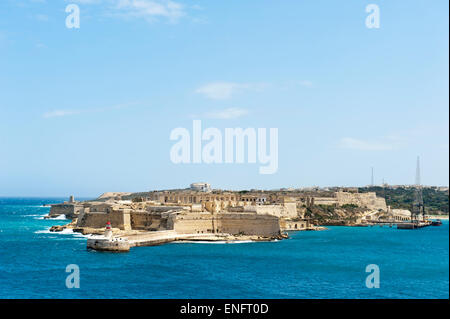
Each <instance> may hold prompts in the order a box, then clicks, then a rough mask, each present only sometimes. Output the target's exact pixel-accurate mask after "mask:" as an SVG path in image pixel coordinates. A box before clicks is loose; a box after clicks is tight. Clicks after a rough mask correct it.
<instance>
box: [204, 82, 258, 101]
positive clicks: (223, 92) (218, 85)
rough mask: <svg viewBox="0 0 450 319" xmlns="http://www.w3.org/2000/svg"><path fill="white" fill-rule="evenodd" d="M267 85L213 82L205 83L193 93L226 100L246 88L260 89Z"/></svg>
mask: <svg viewBox="0 0 450 319" xmlns="http://www.w3.org/2000/svg"><path fill="white" fill-rule="evenodd" d="M266 86H267V84H263V83H234V82H213V83H208V84H205V85H203V86H201V87H199V88H198V89H197V90H195V93H198V94H202V95H203V96H204V97H206V98H209V99H213V100H226V99H229V98H231V97H232V96H233V95H235V94H236V93H237V92H242V91H246V90H254V91H261V90H262V89H264V88H265V87H266Z"/></svg>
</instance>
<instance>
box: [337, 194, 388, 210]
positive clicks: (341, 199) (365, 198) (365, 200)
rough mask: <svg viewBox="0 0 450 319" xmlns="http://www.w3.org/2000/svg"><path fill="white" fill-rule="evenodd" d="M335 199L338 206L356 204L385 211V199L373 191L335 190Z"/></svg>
mask: <svg viewBox="0 0 450 319" xmlns="http://www.w3.org/2000/svg"><path fill="white" fill-rule="evenodd" d="M336 199H337V203H338V205H339V206H342V205H357V206H358V207H365V208H369V209H381V210H383V211H387V206H386V201H385V200H384V198H380V197H377V196H376V193H374V192H368V193H349V192H337V193H336Z"/></svg>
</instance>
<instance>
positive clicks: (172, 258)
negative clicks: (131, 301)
mask: <svg viewBox="0 0 450 319" xmlns="http://www.w3.org/2000/svg"><path fill="white" fill-rule="evenodd" d="M63 200H64V199H62V198H0V298H449V250H448V246H449V228H448V226H449V225H448V221H443V225H442V226H439V227H426V228H422V229H417V230H397V229H396V228H395V227H392V228H390V227H388V226H384V227H379V226H376V227H329V229H328V230H325V231H315V232H314V231H310V232H291V233H290V234H289V235H290V239H287V240H282V241H276V242H258V243H252V242H245V243H240V244H226V243H218V244H208V243H171V244H166V245H161V246H154V247H135V248H132V249H131V250H130V252H128V253H106V252H95V251H88V250H87V249H86V240H87V239H86V237H85V236H82V235H80V234H76V233H72V232H70V231H65V232H63V233H51V232H49V231H48V229H49V227H50V226H52V225H63V224H65V223H67V222H68V221H67V220H63V219H62V218H63V216H61V217H60V218H59V219H57V220H46V219H43V216H44V215H46V214H47V213H48V212H49V210H50V209H49V207H44V206H43V205H44V204H48V203H58V202H62V201H63ZM70 264H75V265H78V266H79V269H80V288H72V289H69V288H67V287H66V278H67V276H68V275H70V273H66V267H67V265H70ZM371 264H375V265H377V266H378V267H379V270H380V287H379V288H371V289H369V288H367V286H366V278H367V276H369V275H371V274H370V273H367V272H366V267H367V266H368V265H371Z"/></svg>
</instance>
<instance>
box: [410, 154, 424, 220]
mask: <svg viewBox="0 0 450 319" xmlns="http://www.w3.org/2000/svg"><path fill="white" fill-rule="evenodd" d="M414 188H415V190H414V203H413V209H412V217H413V219H414V218H417V219H418V218H419V216H420V215H422V218H423V219H424V218H425V206H424V204H423V193H422V186H420V158H419V156H417V166H416V185H415V187H414Z"/></svg>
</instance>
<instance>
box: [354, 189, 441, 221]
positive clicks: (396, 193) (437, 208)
mask: <svg viewBox="0 0 450 319" xmlns="http://www.w3.org/2000/svg"><path fill="white" fill-rule="evenodd" d="M359 192H360V193H365V192H375V193H376V194H377V196H378V197H383V198H385V199H386V204H387V205H390V206H391V208H400V209H409V210H411V208H412V204H413V203H414V192H415V189H414V188H396V189H393V188H385V187H379V186H373V187H364V188H359ZM422 192H423V203H424V205H425V209H426V211H427V212H428V213H429V214H439V213H441V214H442V213H443V214H448V208H449V200H448V191H440V190H438V189H436V188H423V190H422Z"/></svg>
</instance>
